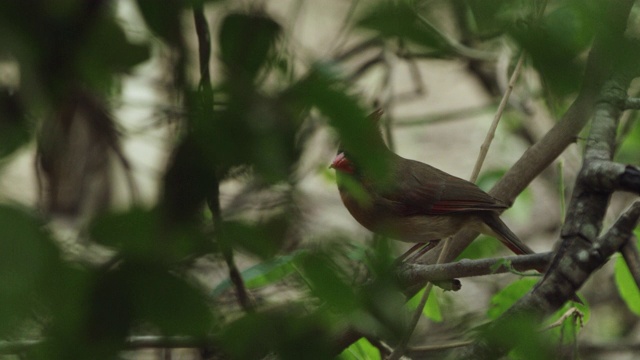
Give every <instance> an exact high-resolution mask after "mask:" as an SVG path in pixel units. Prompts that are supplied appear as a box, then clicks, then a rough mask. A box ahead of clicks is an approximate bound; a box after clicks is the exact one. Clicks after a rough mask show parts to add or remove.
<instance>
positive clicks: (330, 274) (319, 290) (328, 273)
mask: <svg viewBox="0 0 640 360" xmlns="http://www.w3.org/2000/svg"><path fill="white" fill-rule="evenodd" d="M296 264H297V265H298V266H299V267H300V269H301V270H302V275H303V276H304V278H305V280H307V282H308V284H309V286H310V289H311V291H312V293H313V294H314V295H315V296H317V297H318V298H319V299H321V300H323V301H325V302H326V303H327V304H329V305H330V306H331V307H332V308H333V309H334V310H335V311H338V312H340V313H350V312H352V311H354V310H356V309H357V308H358V302H357V299H356V296H355V293H354V290H353V287H352V286H351V285H350V284H347V282H346V281H345V278H343V277H342V276H341V272H340V271H339V269H338V268H337V267H336V266H335V265H334V264H332V263H331V261H330V260H329V259H328V258H327V257H326V256H324V255H322V254H311V253H310V254H306V255H305V256H302V257H300V258H298V259H297V261H296Z"/></svg>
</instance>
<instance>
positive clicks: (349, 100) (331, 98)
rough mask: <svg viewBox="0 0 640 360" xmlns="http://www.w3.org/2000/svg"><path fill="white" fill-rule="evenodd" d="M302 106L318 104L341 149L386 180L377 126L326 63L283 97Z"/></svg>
mask: <svg viewBox="0 0 640 360" xmlns="http://www.w3.org/2000/svg"><path fill="white" fill-rule="evenodd" d="M283 99H284V100H288V101H291V102H294V103H297V104H299V106H300V107H301V108H310V107H314V106H315V107H317V108H318V109H319V110H320V111H321V112H322V113H323V114H324V115H325V116H327V117H328V118H329V123H330V125H331V126H332V127H333V128H335V129H336V130H337V132H338V134H339V136H340V140H341V145H340V146H341V148H342V149H343V150H345V151H348V152H349V156H350V158H353V159H354V161H356V162H357V163H358V166H359V167H360V168H362V169H363V171H364V172H366V173H368V174H371V177H374V178H376V179H379V180H380V181H381V182H384V180H385V179H388V176H389V173H388V171H387V164H386V163H384V161H385V160H386V157H384V156H383V155H384V153H385V148H384V146H385V145H384V143H383V140H382V137H381V134H380V129H379V128H378V124H377V123H376V122H375V121H372V120H371V119H370V118H368V117H367V114H368V113H369V112H370V111H365V110H364V109H363V108H362V107H361V106H360V105H359V103H358V101H357V99H356V98H355V97H353V96H351V95H349V89H348V87H347V86H346V84H345V83H344V82H343V81H342V80H340V78H339V77H338V76H337V74H336V73H335V68H333V67H331V66H329V65H327V64H316V65H314V67H313V69H312V70H311V71H310V72H309V74H308V75H307V76H306V77H305V78H303V79H302V80H301V81H299V82H298V83H297V84H295V85H293V86H292V87H291V88H290V89H289V90H288V91H287V92H286V94H285V96H284V97H283Z"/></svg>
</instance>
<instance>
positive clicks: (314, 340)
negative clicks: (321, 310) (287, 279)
mask: <svg viewBox="0 0 640 360" xmlns="http://www.w3.org/2000/svg"><path fill="white" fill-rule="evenodd" d="M282 310H283V311H278V310H277V309H276V310H274V311H270V312H257V313H252V314H247V315H245V316H243V317H242V318H240V319H238V320H236V321H234V322H233V323H231V324H230V325H229V326H226V327H225V328H224V331H223V332H222V334H221V335H220V346H221V347H223V349H225V351H226V352H227V353H228V354H230V355H231V356H230V358H232V359H262V358H264V357H265V356H266V355H267V354H268V353H276V354H277V358H278V359H282V360H299V359H305V360H307V359H309V360H316V359H317V360H324V359H331V358H332V354H331V349H332V345H331V344H332V342H330V334H328V333H327V324H326V323H325V319H323V318H322V317H320V316H316V315H311V316H310V315H308V314H305V313H303V312H302V311H299V310H300V309H296V308H295V307H292V306H287V308H286V309H282ZM331 340H333V339H331Z"/></svg>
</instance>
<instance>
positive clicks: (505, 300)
mask: <svg viewBox="0 0 640 360" xmlns="http://www.w3.org/2000/svg"><path fill="white" fill-rule="evenodd" d="M537 283H538V279H536V278H529V277H524V278H520V279H518V280H516V281H514V282H513V283H511V284H509V285H508V286H506V287H505V288H504V289H502V290H500V291H499V292H498V293H497V294H495V295H494V296H493V297H492V298H491V303H490V305H489V309H488V310H487V316H488V317H489V319H492V320H495V319H497V318H498V316H500V315H502V313H504V312H505V311H506V310H507V309H508V308H510V307H511V306H512V305H513V304H515V302H516V301H518V300H519V299H520V298H521V297H523V296H524V295H525V294H526V293H528V292H529V291H530V290H531V289H532V288H533V286H534V285H535V284H537Z"/></svg>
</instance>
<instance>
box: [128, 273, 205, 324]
mask: <svg viewBox="0 0 640 360" xmlns="http://www.w3.org/2000/svg"><path fill="white" fill-rule="evenodd" d="M119 271H120V272H121V273H122V279H123V280H124V281H125V284H126V286H127V294H130V296H131V298H130V301H131V303H132V306H133V310H134V314H135V317H136V319H139V320H142V321H145V322H148V323H151V324H154V325H156V326H158V328H159V329H160V330H161V331H162V333H163V334H165V335H192V336H204V335H206V334H207V333H208V332H209V331H210V330H211V329H212V327H213V324H214V320H213V312H212V310H211V309H210V308H209V306H208V305H207V299H206V298H205V296H204V294H203V293H202V292H201V291H199V290H198V289H196V288H194V287H193V286H191V285H189V284H187V282H186V281H185V280H183V279H180V278H178V277H176V276H173V275H172V274H170V273H169V272H168V271H167V270H166V269H163V268H162V267H159V266H154V265H149V264H145V263H128V264H126V266H123V267H122V269H121V270H119Z"/></svg>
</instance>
